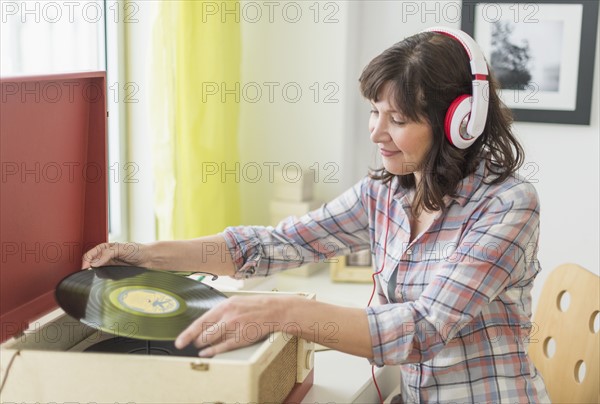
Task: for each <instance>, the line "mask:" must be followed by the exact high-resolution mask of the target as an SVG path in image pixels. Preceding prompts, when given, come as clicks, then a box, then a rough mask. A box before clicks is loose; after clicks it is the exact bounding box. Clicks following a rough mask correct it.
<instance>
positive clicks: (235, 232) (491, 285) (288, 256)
mask: <svg viewBox="0 0 600 404" xmlns="http://www.w3.org/2000/svg"><path fill="white" fill-rule="evenodd" d="M490 178H492V177H491V174H489V173H488V172H487V169H486V167H485V162H482V163H481V164H480V165H479V167H478V169H477V171H476V172H475V173H474V174H473V175H471V176H469V177H467V178H465V179H463V181H462V182H461V184H460V185H459V187H458V190H457V193H456V195H455V196H454V197H446V198H445V202H446V207H447V209H446V210H444V211H443V213H440V214H438V215H437V216H436V218H435V219H434V221H433V223H432V224H431V226H430V227H429V228H428V229H427V230H425V231H424V232H423V233H421V234H419V235H417V236H416V237H415V238H414V239H413V240H411V239H410V234H411V232H410V223H409V212H410V202H411V200H412V197H413V191H412V190H406V189H403V188H402V187H400V186H399V184H398V181H397V179H394V180H393V181H392V182H391V184H390V186H388V185H384V184H382V183H381V182H380V181H376V180H372V179H370V178H368V177H366V178H364V179H363V180H362V181H360V182H359V183H358V184H356V185H355V186H354V187H352V188H351V189H349V190H348V191H346V192H345V193H344V194H342V195H341V196H339V197H338V198H336V199H335V200H333V201H332V202H330V203H327V204H325V205H323V206H322V207H321V208H320V209H317V210H315V211H312V212H309V213H308V214H306V215H304V216H302V217H300V218H296V217H290V218H287V219H285V220H283V221H282V222H281V223H279V225H277V227H275V228H273V227H260V226H240V227H228V228H227V229H225V231H224V232H223V233H222V234H223V236H224V237H225V239H226V241H227V244H228V247H229V250H230V252H231V254H232V256H233V258H234V263H235V266H236V268H237V271H236V276H237V277H249V276H257V275H259V276H260V275H262V276H267V275H270V274H272V273H275V272H277V271H280V270H283V269H287V268H291V267H296V266H299V265H302V264H304V263H307V262H314V261H316V260H322V259H325V258H328V257H331V256H333V255H345V254H348V253H350V252H355V251H360V250H363V249H367V248H369V249H370V250H371V253H372V255H373V262H374V266H375V268H376V270H377V271H379V270H381V273H380V274H379V275H378V276H377V279H378V282H377V293H378V295H379V302H380V304H379V305H377V306H374V307H369V308H366V312H367V316H368V321H369V329H370V333H371V340H372V349H373V359H372V361H371V362H372V363H373V364H375V365H377V366H383V365H400V369H401V374H402V396H403V399H404V401H405V402H448V403H451V402H453V403H466V402H494V403H505V402H506V403H524V402H536V403H538V402H549V401H550V400H549V398H548V396H547V393H546V389H545V386H544V382H543V380H542V377H541V375H540V374H539V373H538V372H537V370H536V368H535V366H534V365H533V363H532V362H531V360H530V358H529V356H528V355H527V346H528V343H529V342H531V343H540V341H537V340H535V325H534V324H532V323H531V295H530V292H531V287H532V284H533V280H534V278H535V276H536V274H537V273H538V272H539V271H540V267H539V263H538V260H537V258H536V254H537V243H538V233H539V205H538V197H537V194H536V191H535V189H534V188H533V186H532V185H531V184H529V183H528V182H526V181H524V180H523V179H522V178H520V177H518V176H514V177H511V178H509V179H508V180H507V181H505V182H503V183H501V184H496V185H490V184H488V183H489V179H490ZM484 180H485V181H484ZM390 190H391V192H392V195H393V196H392V197H391V201H390V205H389V206H388V203H387V201H388V192H390ZM388 226H389V235H388V242H387V247H386V248H385V249H384V246H383V240H384V237H385V232H386V229H387V227H388ZM384 250H385V254H386V258H385V266H384V267H383V268H382V266H383V265H384V258H383V255H384Z"/></svg>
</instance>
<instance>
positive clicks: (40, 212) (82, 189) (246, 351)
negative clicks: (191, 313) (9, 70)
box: [0, 72, 314, 403]
mask: <svg viewBox="0 0 600 404" xmlns="http://www.w3.org/2000/svg"><path fill="white" fill-rule="evenodd" d="M0 84H1V88H2V100H1V101H2V105H1V106H2V108H1V113H0V114H1V116H0V118H1V119H0V135H1V146H2V148H1V149H2V150H1V160H2V177H3V178H2V184H1V186H2V192H1V194H2V195H1V202H2V204H1V206H0V209H1V214H2V223H1V239H2V259H1V267H0V280H1V285H0V287H1V292H2V293H1V297H0V299H1V300H0V303H1V305H0V329H1V341H2V344H1V345H0V383H1V384H2V392H1V397H0V401H1V402H135V403H160V402H165V403H167V402H168V403H188V402H190V403H191V402H194V403H198V402H203V403H220V402H223V403H224V402H238V403H250V402H253V403H262V402H270V403H276V402H290V403H293V402H300V401H301V400H302V397H304V395H305V394H306V392H307V391H308V390H309V389H310V387H311V386H312V381H313V352H314V346H313V344H312V343H310V342H308V341H305V340H302V339H298V338H296V337H291V336H289V335H286V334H282V333H275V334H273V335H272V336H270V337H269V338H267V339H266V340H264V341H262V342H259V343H257V344H254V345H252V346H250V347H247V348H243V349H240V350H236V351H232V352H228V353H225V354H221V355H217V356H215V357H214V358H211V359H204V358H194V357H181V356H154V355H127V354H117V353H115V354H112V353H92V352H82V351H83V349H85V347H86V346H89V345H91V344H93V343H95V342H98V341H100V340H101V339H102V338H106V337H107V335H106V333H101V332H98V331H96V330H94V329H92V328H90V327H88V326H86V325H84V324H81V323H80V322H78V321H77V320H75V319H73V318H71V317H69V316H68V315H66V314H65V313H64V312H63V311H62V310H61V309H58V308H57V305H56V302H55V301H54V288H55V286H56V284H57V283H58V281H60V279H62V278H63V277H64V276H66V275H68V274H69V273H73V272H75V271H78V270H79V267H80V262H81V254H82V253H83V252H84V251H86V250H87V249H89V248H91V247H93V246H94V245H96V244H98V243H101V242H104V241H106V240H107V234H108V220H107V219H108V212H107V210H108V209H107V180H108V178H107V174H108V173H107V151H106V150H107V149H106V116H107V112H106V75H105V73H104V72H84V73H75V74H62V75H52V76H38V77H15V78H2V79H0ZM91 168H93V169H94V170H95V171H94V174H92V173H90V172H89V171H88V172H86V171H85V170H90V169H91ZM59 170H63V171H62V175H59V174H57V173H58V172H59ZM82 170H84V171H82ZM98 173H99V174H98ZM237 293H249V292H237ZM264 293H278V292H264ZM303 295H304V296H305V297H306V298H314V295H306V294H303ZM121 335H123V334H121Z"/></svg>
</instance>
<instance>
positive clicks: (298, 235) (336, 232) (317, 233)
mask: <svg viewBox="0 0 600 404" xmlns="http://www.w3.org/2000/svg"><path fill="white" fill-rule="evenodd" d="M368 181H369V179H368V178H365V179H363V180H362V181H360V182H359V183H357V184H356V185H355V186H353V187H352V188H350V189H349V190H348V191H346V192H345V193H343V194H342V195H340V196H339V197H338V198H336V199H334V200H333V201H331V202H329V203H327V204H325V205H323V206H322V207H321V208H319V209H317V210H314V211H312V212H309V213H307V214H306V215H303V216H301V217H299V218H298V217H294V216H292V217H288V218H287V219H285V220H283V221H281V222H280V223H279V224H278V225H277V226H276V227H266V226H237V227H228V228H226V229H225V230H224V231H223V233H221V235H222V236H223V237H224V238H225V241H226V243H227V247H228V249H229V252H230V253H231V256H232V258H233V261H234V264H235V268H236V273H235V275H234V276H235V277H236V278H248V277H251V276H268V275H271V274H273V273H275V272H278V271H281V270H284V269H288V268H294V267H299V266H301V265H303V264H307V263H310V262H319V261H322V260H324V259H327V258H331V257H333V256H336V255H344V254H348V253H350V252H354V251H359V250H363V249H368V248H369V246H370V244H369V220H368V215H367V213H366V211H365V207H364V204H363V199H362V198H363V195H364V188H365V187H366V186H367V185H368Z"/></svg>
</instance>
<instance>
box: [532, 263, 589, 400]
mask: <svg viewBox="0 0 600 404" xmlns="http://www.w3.org/2000/svg"><path fill="white" fill-rule="evenodd" d="M599 315H600V278H599V277H598V276H597V275H595V274H593V273H591V272H589V271H587V270H585V269H584V268H582V267H580V266H579V265H575V264H564V265H561V266H559V267H558V268H556V269H555V270H554V271H553V272H552V273H551V274H550V275H549V277H548V279H547V280H546V283H545V284H544V287H543V289H542V294H541V296H540V300H539V302H538V308H537V309H536V313H535V316H534V318H533V322H534V326H533V328H532V332H531V339H530V345H529V354H530V356H531V358H532V360H533V362H534V364H535V366H536V367H537V369H538V370H539V371H540V373H541V374H542V376H543V377H544V381H545V382H546V388H547V389H548V394H549V395H550V399H551V400H552V402H557V403H600V332H599V331H598V328H599V321H600V320H599Z"/></svg>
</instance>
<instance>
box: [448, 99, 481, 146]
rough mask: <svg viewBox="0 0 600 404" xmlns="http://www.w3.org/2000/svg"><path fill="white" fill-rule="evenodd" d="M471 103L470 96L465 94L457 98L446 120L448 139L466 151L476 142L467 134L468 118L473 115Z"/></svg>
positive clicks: (449, 109) (450, 107)
mask: <svg viewBox="0 0 600 404" xmlns="http://www.w3.org/2000/svg"><path fill="white" fill-rule="evenodd" d="M471 101H472V97H471V96H470V95H467V94H463V95H461V96H459V97H457V98H455V99H454V101H452V103H451V104H450V106H449V107H448V111H446V119H445V120H444V131H445V132H446V138H447V139H448V141H449V142H450V143H451V144H453V145H454V146H456V147H458V148H459V149H466V148H467V147H469V146H470V145H471V144H472V143H473V142H474V141H475V138H470V136H469V135H468V134H467V132H466V130H467V129H466V124H467V123H468V119H467V118H469V115H470V114H471ZM463 122H464V124H463Z"/></svg>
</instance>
